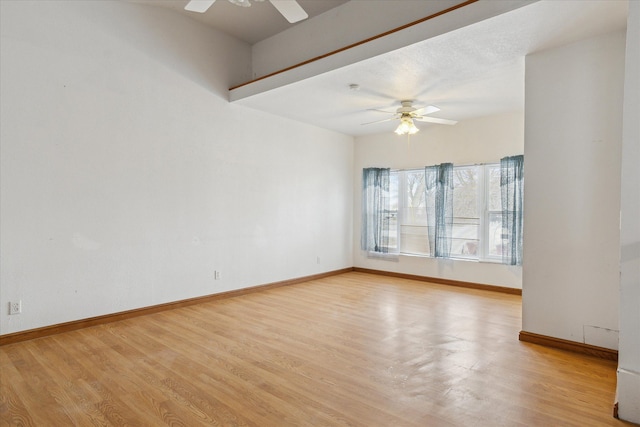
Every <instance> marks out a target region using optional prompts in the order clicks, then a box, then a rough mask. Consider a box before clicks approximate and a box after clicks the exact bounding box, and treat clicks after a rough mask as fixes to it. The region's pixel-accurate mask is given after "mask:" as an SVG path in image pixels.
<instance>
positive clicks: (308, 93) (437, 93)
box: [129, 0, 628, 136]
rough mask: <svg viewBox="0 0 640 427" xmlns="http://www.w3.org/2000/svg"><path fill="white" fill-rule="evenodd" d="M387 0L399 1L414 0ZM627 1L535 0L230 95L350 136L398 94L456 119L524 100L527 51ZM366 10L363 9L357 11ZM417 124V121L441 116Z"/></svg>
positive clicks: (573, 36) (222, 15)
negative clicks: (365, 55) (434, 34)
mask: <svg viewBox="0 0 640 427" xmlns="http://www.w3.org/2000/svg"><path fill="white" fill-rule="evenodd" d="M129 1H135V2H137V3H145V4H153V5H160V6H163V7H168V8H170V9H173V10H175V11H176V12H178V13H183V14H187V15H189V16H191V17H193V18H195V19H198V20H202V21H203V22H205V23H206V24H207V25H210V26H212V27H214V28H216V29H218V30H221V31H223V32H226V33H229V34H231V35H233V36H235V37H237V38H239V39H242V40H245V41H248V42H249V43H255V42H256V41H259V40H262V39H264V38H267V37H270V36H272V35H274V34H276V33H279V32H281V31H283V30H286V29H288V28H291V26H292V25H291V24H289V23H288V22H286V20H284V18H282V16H281V15H280V14H279V13H278V12H277V11H276V10H275V8H274V7H273V6H272V5H271V4H270V3H269V2H259V3H253V5H252V6H251V7H249V8H242V7H238V6H235V5H233V4H231V3H229V2H228V1H225V0H217V1H216V2H215V4H213V6H212V7H211V8H210V9H209V11H207V12H206V13H205V14H197V13H195V14H194V13H193V12H187V11H184V10H183V8H184V5H185V4H186V3H187V0H129ZM351 1H361V4H359V5H356V6H362V7H364V8H366V6H367V4H366V3H367V2H365V1H364V0H351ZM370 1H372V0H370ZM396 1H397V3H398V4H399V5H400V4H401V3H402V2H403V1H407V2H409V1H414V0H396ZM424 1H426V0H424ZM481 1H504V0H481ZM298 2H299V3H300V4H301V5H302V7H303V8H304V9H305V10H306V11H307V12H308V13H309V15H310V18H309V20H311V19H313V17H314V16H316V15H318V14H321V13H323V12H325V11H327V10H329V9H331V8H334V7H339V6H340V5H341V4H343V3H346V1H344V0H298ZM627 7H628V1H627V0H590V1H584V0H563V1H558V0H540V1H537V2H532V4H529V5H526V6H524V7H520V8H518V9H515V10H513V11H511V12H507V13H504V14H502V15H499V16H495V17H493V18H490V19H486V20H484V21H480V22H478V23H476V24H473V25H470V26H467V27H464V28H461V29H458V30H456V31H452V32H449V33H446V34H442V35H440V36H437V37H433V38H431V39H428V40H424V41H422V42H419V43H415V44H413V45H410V46H407V47H404V48H401V49H398V50H395V51H392V52H389V53H386V54H382V55H379V56H376V57H373V58H370V59H367V60H364V61H361V62H358V63H355V64H353V65H348V66H344V67H342V68H339V69H336V70H334V71H329V72H325V73H323V74H320V75H317V76H314V77H311V78H306V79H304V80H301V81H297V82H295V83H291V84H287V85H284V86H281V87H277V88H275V89H271V90H266V91H264V92H261V93H257V94H254V95H250V96H248V97H245V98H242V99H239V100H237V101H234V103H236V104H240V105H244V106H247V107H251V108H255V109H258V110H262V111H265V112H268V113H272V114H275V115H279V116H284V117H288V118H291V119H294V120H297V121H302V122H305V123H309V124H313V125H316V126H319V127H322V128H326V129H331V130H335V131H337V132H340V133H344V134H348V135H354V136H358V135H366V134H374V133H383V132H391V131H393V130H394V129H395V126H396V124H395V123H394V122H384V123H378V124H371V125H367V126H363V125H362V123H367V122H372V121H376V120H380V119H383V118H385V117H386V116H385V115H384V114H382V113H379V112H375V111H370V110H369V109H384V110H388V111H394V110H395V109H396V108H397V107H399V101H400V100H402V99H412V100H415V105H416V106H418V107H420V106H425V105H435V106H437V107H439V108H440V109H441V110H440V111H439V112H437V113H434V114H432V116H433V117H439V118H447V119H453V120H458V121H464V120H469V119H473V118H477V117H482V116H487V115H492V114H499V113H503V112H509V111H514V110H523V108H524V58H525V56H526V55H528V54H530V53H533V52H537V51H541V50H545V49H549V48H552V47H555V46H560V45H563V44H567V43H571V42H574V41H577V40H581V39H584V38H587V37H591V36H595V35H599V34H605V33H608V32H613V31H618V30H622V29H624V28H625V27H626V19H627ZM365 10H367V11H369V9H365ZM461 10H464V8H463V9H461ZM369 15H370V14H369ZM445 17H446V15H445ZM370 18H371V17H370V16H367V15H366V14H363V19H370ZM417 18H420V17H416V19H417ZM302 22H306V21H302ZM294 25H295V24H294ZM300 28H303V27H300ZM342 54H345V53H344V52H343V53H342ZM346 54H349V51H347V52H346ZM354 83H355V84H358V85H359V87H360V89H359V90H357V91H354V90H350V89H349V85H350V84H354ZM417 125H418V127H419V128H424V127H425V126H442V125H434V124H427V123H417Z"/></svg>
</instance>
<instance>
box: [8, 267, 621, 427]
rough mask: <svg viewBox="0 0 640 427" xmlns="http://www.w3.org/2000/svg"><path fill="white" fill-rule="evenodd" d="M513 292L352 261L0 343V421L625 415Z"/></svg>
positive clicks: (432, 421) (553, 421) (605, 384)
mask: <svg viewBox="0 0 640 427" xmlns="http://www.w3.org/2000/svg"><path fill="white" fill-rule="evenodd" d="M520 313H521V300H520V297H519V296H514V295H505V294H500V293H494V292H487V291H478V290H471V289H462V288H456V287H449V286H446V285H435V284H433V285H432V284H428V283H424V282H417V281H412V280H407V279H398V278H392V277H384V276H376V275H370V274H364V273H356V272H352V273H346V274H341V275H338V276H333V277H328V278H324V279H319V280H314V281H311V282H307V283H302V284H297V285H293V286H287V287H282V288H277V289H271V290H267V291H263V292H257V293H253V294H248V295H243V296H240V297H235V298H229V299H225V300H219V301H214V302H210V303H204V304H200V305H195V306H191V307H185V308H180V309H175V310H169V311H165V312H161V313H156V314H152V315H148V316H143V317H139V318H135V319H129V320H125V321H120V322H115V323H111V324H108V325H102V326H97V327H92V328H87V329H83V330H79V331H74V332H68V333H64V334H59V335H54V336H50V337H45V338H39V339H35V340H31V341H25V342H22V343H16V344H11V345H6V346H3V347H0V425H2V426H9V425H25V426H71V425H77V426H111V425H114V426H121V425H129V426H138V425H139V426H143V425H145V426H161V425H170V426H198V425H216V426H259V427H265V426H266V427H270V426H274V427H283V426H313V427H317V426H366V427H375V426H384V427H390V426H559V425H562V426H624V425H628V424H626V423H624V422H621V421H618V420H616V419H614V418H613V417H612V415H611V414H612V407H613V402H614V394H615V378H616V372H615V370H616V364H615V362H611V361H605V360H600V359H596V358H592V357H588V356H582V355H578V354H574V353H568V352H565V351H561V350H555V349H550V348H545V347H541V346H536V345H533V344H527V343H523V342H520V341H518V332H519V331H520V329H521V316H520Z"/></svg>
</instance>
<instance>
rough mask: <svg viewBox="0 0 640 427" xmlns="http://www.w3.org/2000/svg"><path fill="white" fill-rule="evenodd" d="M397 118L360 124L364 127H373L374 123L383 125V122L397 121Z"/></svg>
mask: <svg viewBox="0 0 640 427" xmlns="http://www.w3.org/2000/svg"><path fill="white" fill-rule="evenodd" d="M396 119H397V117H389V118H388V119H382V120H376V121H375V122H367V123H360V124H361V125H362V126H364V125H372V124H374V123H382V122H389V121H391V120H396Z"/></svg>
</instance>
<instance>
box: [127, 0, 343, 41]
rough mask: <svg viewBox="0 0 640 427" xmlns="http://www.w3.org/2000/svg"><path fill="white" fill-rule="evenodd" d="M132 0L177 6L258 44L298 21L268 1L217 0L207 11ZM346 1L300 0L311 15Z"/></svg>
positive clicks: (181, 1)
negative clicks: (237, 1) (236, 0)
mask: <svg viewBox="0 0 640 427" xmlns="http://www.w3.org/2000/svg"><path fill="white" fill-rule="evenodd" d="M129 1H131V2H133V3H140V4H146V5H151V6H160V7H166V8H168V9H172V10H175V11H176V12H178V13H182V14H184V15H187V16H190V17H191V18H193V19H195V20H197V21H200V22H203V23H205V24H207V25H209V26H211V27H213V28H215V29H217V30H220V31H222V32H224V33H227V34H229V35H231V36H233V37H235V38H237V39H240V40H243V41H245V42H247V43H249V44H255V43H256V42H258V41H260V40H264V39H266V38H269V37H271V36H273V35H274V34H278V33H280V32H282V31H284V30H287V29H289V28H291V27H292V26H293V25H295V24H290V23H289V22H287V20H286V19H284V17H283V16H282V15H280V13H279V12H278V11H277V10H276V8H275V7H273V5H272V4H270V3H269V2H268V1H258V2H251V7H240V6H236V5H234V4H233V3H230V2H228V1H227V0H216V2H215V3H214V4H213V5H212V6H211V7H210V8H209V10H207V11H206V12H205V13H197V12H189V11H186V10H184V7H185V5H186V4H187V3H188V2H189V0H129ZM346 2H347V0H298V3H299V4H300V6H302V8H303V9H304V10H305V12H307V14H308V15H309V19H311V18H313V17H314V16H317V15H320V14H321V13H324V12H326V11H327V10H329V9H332V8H334V7H337V6H340V5H341V4H343V3H346Z"/></svg>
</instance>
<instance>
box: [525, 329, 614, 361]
mask: <svg viewBox="0 0 640 427" xmlns="http://www.w3.org/2000/svg"><path fill="white" fill-rule="evenodd" d="M519 339H520V341H523V342H528V343H532V344H538V345H543V346H545V347H553V348H558V349H561V350H567V351H572V352H574V353H580V354H586V355H588V356H594V357H598V358H600V359H606V360H613V361H615V362H617V361H618V351H617V350H611V349H609V348H604V347H598V346H595V345H590V344H584V343H581V342H576V341H569V340H564V339H561V338H555V337H549V336H547V335H540V334H534V333H532V332H527V331H520V335H519Z"/></svg>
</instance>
